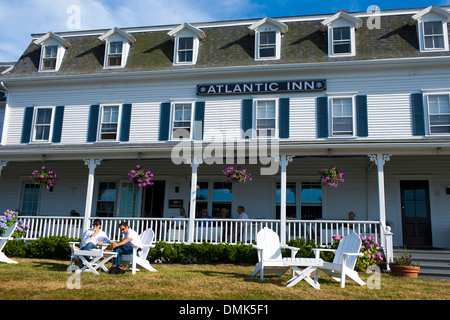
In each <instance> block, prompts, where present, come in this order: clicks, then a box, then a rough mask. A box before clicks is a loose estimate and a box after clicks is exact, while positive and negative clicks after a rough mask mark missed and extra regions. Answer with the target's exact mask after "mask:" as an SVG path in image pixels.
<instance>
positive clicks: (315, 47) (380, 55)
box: [4, 15, 450, 78]
mask: <svg viewBox="0 0 450 320" xmlns="http://www.w3.org/2000/svg"><path fill="white" fill-rule="evenodd" d="M410 17H411V15H388V16H382V17H381V24H380V25H381V29H373V30H369V29H368V28H367V26H366V22H367V18H362V22H363V27H362V28H360V29H358V30H357V31H356V56H353V57H339V58H330V57H328V48H327V42H328V41H327V33H326V32H323V31H320V29H319V25H320V21H319V20H314V21H298V22H286V24H287V25H288V27H289V31H288V33H287V34H286V35H285V36H284V37H283V39H282V44H281V45H282V47H281V58H280V59H279V60H270V61H255V60H254V42H255V40H254V36H251V35H250V34H249V31H248V26H246V25H239V26H225V27H208V28H203V29H202V30H203V31H204V32H205V34H206V39H205V40H204V41H202V42H201V45H200V50H199V54H198V61H197V64H196V65H193V66H174V65H173V64H172V60H173V41H172V40H171V39H170V37H169V36H168V35H167V31H154V32H138V33H132V35H133V36H134V37H135V39H136V41H137V42H136V44H135V45H134V46H133V47H132V49H131V52H130V55H129V57H128V61H127V65H126V66H125V67H124V68H121V69H103V59H104V53H105V45H104V44H103V43H102V42H101V41H100V40H99V39H98V36H97V35H90V36H76V37H75V36H72V37H65V39H66V40H68V41H69V42H70V43H71V45H72V47H71V48H69V49H68V50H67V52H66V54H65V57H64V60H63V62H62V65H61V68H60V70H59V71H57V72H38V68H39V57H40V47H38V46H37V45H35V44H33V43H31V44H30V45H29V46H28V48H27V49H26V50H25V52H24V53H23V55H22V56H21V58H20V59H19V61H18V62H17V63H16V65H15V67H14V69H13V70H12V71H11V72H9V73H8V74H7V75H4V77H5V78H7V77H13V78H17V77H46V76H54V75H76V74H101V73H123V72H135V71H157V70H174V69H180V68H194V69H196V68H210V67H230V66H250V65H259V64H273V65H276V64H293V63H315V62H317V63H320V62H328V61H348V60H373V59H389V58H411V57H427V56H449V55H450V52H448V51H447V52H420V50H419V43H418V37H417V31H416V27H415V26H410V25H408V20H409V19H410Z"/></svg>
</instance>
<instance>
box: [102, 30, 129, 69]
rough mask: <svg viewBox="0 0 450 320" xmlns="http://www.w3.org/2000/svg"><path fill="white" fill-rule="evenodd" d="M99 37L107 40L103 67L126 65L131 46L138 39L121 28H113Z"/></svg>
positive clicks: (121, 66)
mask: <svg viewBox="0 0 450 320" xmlns="http://www.w3.org/2000/svg"><path fill="white" fill-rule="evenodd" d="M98 38H99V39H100V40H101V41H103V42H105V60H104V64H103V68H105V69H108V68H123V67H125V66H126V64H127V58H128V54H129V52H130V50H131V46H132V45H133V44H134V43H136V39H135V38H134V37H133V36H131V35H130V34H128V33H127V32H125V31H123V30H121V29H119V28H113V29H111V30H109V31H108V32H106V33H105V34H103V35H101V36H100V37H98Z"/></svg>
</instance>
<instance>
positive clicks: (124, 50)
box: [103, 36, 130, 69]
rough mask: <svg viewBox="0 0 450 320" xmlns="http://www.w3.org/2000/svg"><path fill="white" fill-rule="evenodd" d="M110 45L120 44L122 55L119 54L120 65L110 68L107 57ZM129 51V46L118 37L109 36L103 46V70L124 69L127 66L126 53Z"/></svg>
mask: <svg viewBox="0 0 450 320" xmlns="http://www.w3.org/2000/svg"><path fill="white" fill-rule="evenodd" d="M112 43H122V54H121V61H120V65H115V66H111V65H109V57H110V51H111V44H112ZM129 50H130V44H129V43H128V42H127V41H126V40H124V39H123V38H122V37H120V36H111V37H110V38H109V39H108V40H107V41H106V44H105V58H104V64H103V68H104V69H120V68H124V67H125V66H126V64H127V58H128V52H129Z"/></svg>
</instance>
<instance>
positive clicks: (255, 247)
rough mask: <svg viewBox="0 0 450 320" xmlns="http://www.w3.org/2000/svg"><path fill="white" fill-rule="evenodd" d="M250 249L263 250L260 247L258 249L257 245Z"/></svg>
mask: <svg viewBox="0 0 450 320" xmlns="http://www.w3.org/2000/svg"><path fill="white" fill-rule="evenodd" d="M252 247H253V249H256V250H262V249H263V248H261V247H258V246H257V245H253V246H252Z"/></svg>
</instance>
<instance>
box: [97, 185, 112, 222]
mask: <svg viewBox="0 0 450 320" xmlns="http://www.w3.org/2000/svg"><path fill="white" fill-rule="evenodd" d="M115 205H116V182H100V183H99V188H98V198H97V217H112V216H113V215H114V208H115Z"/></svg>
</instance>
